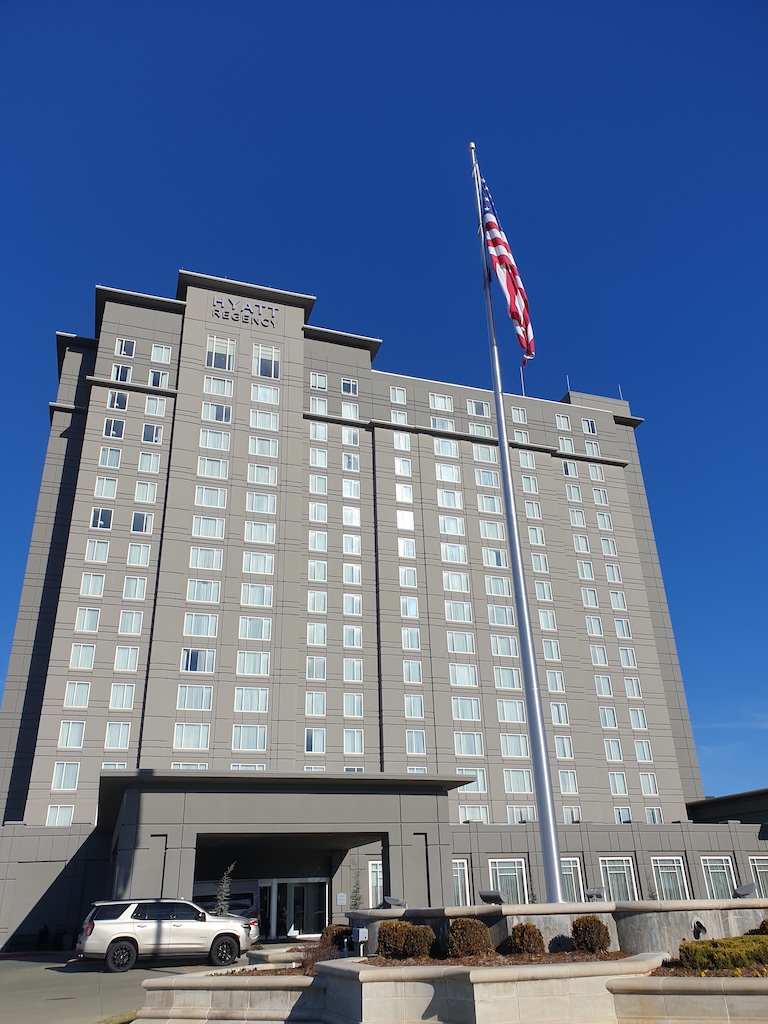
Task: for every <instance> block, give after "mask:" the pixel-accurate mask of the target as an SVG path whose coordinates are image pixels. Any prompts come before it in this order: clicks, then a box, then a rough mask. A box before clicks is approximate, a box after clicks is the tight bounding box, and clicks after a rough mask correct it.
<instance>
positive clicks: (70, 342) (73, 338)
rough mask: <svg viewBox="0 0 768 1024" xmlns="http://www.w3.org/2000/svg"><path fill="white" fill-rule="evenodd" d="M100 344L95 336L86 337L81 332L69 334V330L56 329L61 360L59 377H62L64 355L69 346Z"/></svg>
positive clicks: (79, 346)
mask: <svg viewBox="0 0 768 1024" xmlns="http://www.w3.org/2000/svg"><path fill="white" fill-rule="evenodd" d="M98 344H99V343H98V342H97V341H96V339H95V338H84V337H82V336H81V335H79V334H69V333H68V332H67V331H56V357H57V359H58V361H59V377H61V371H62V368H63V366H64V356H65V355H66V352H67V349H68V348H70V347H77V348H96V347H97V346H98Z"/></svg>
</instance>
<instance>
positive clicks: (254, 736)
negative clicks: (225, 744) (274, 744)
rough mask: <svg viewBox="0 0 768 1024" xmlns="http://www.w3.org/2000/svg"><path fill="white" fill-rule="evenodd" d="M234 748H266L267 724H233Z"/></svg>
mask: <svg viewBox="0 0 768 1024" xmlns="http://www.w3.org/2000/svg"><path fill="white" fill-rule="evenodd" d="M232 749H233V750H266V749H267V727H266V726H265V725H233V726H232Z"/></svg>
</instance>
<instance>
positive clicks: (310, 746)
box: [304, 729, 325, 754]
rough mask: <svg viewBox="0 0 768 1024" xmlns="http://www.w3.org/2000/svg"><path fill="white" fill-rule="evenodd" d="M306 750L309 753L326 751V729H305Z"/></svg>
mask: <svg viewBox="0 0 768 1024" xmlns="http://www.w3.org/2000/svg"><path fill="white" fill-rule="evenodd" d="M304 752H305V753H307V754H324V753H325V729H305V730H304Z"/></svg>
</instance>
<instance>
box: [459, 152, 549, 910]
mask: <svg viewBox="0 0 768 1024" xmlns="http://www.w3.org/2000/svg"><path fill="white" fill-rule="evenodd" d="M469 151H470V153H471V154H472V177H473V179H474V182H475V200H476V202H477V222H478V226H479V234H480V249H481V256H482V261H483V290H484V292H485V317H486V321H487V324H488V346H489V349H490V356H491V375H492V377H493V396H494V399H495V405H496V426H497V429H498V434H499V462H500V463H501V479H502V484H503V490H504V511H505V516H506V523H507V533H508V536H509V554H510V560H511V566H512V585H513V587H514V592H515V611H516V613H517V628H518V634H519V637H520V659H521V664H522V672H523V686H524V690H525V704H526V709H527V711H528V733H529V737H530V744H531V760H532V762H533V778H534V785H535V787H536V807H537V809H538V817H539V834H540V836H541V855H542V862H543V866H544V881H545V884H546V889H547V902H548V903H563V902H564V899H563V886H562V879H561V866H560V846H559V842H558V838H557V818H556V815H555V802H554V797H553V794H552V779H551V776H550V771H549V757H548V755H547V737H546V732H545V729H544V713H543V710H542V705H541V692H540V690H539V679H538V673H537V671H536V656H535V654H534V646H533V632H532V630H531V614H530V610H529V608H528V594H527V590H526V586H525V574H524V572H523V555H522V550H521V548H520V532H519V530H518V526H517V514H516V511H515V498H514V491H513V489H512V469H511V466H510V462H509V439H508V436H507V420H506V416H505V413H504V400H503V397H502V390H501V368H500V365H499V350H498V347H497V345H496V326H495V323H494V319H493V304H492V302H491V277H490V267H489V266H488V260H487V258H486V246H485V237H484V231H483V205H482V200H481V188H480V168H479V167H478V165H477V157H476V156H475V144H474V142H472V143H470V146H469Z"/></svg>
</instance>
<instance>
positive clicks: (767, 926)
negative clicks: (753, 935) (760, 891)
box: [757, 917, 768, 935]
mask: <svg viewBox="0 0 768 1024" xmlns="http://www.w3.org/2000/svg"><path fill="white" fill-rule="evenodd" d="M757 934H758V935H768V917H764V918H763V920H762V921H761V922H760V924H759V925H758V926H757Z"/></svg>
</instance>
